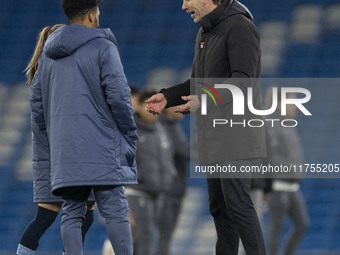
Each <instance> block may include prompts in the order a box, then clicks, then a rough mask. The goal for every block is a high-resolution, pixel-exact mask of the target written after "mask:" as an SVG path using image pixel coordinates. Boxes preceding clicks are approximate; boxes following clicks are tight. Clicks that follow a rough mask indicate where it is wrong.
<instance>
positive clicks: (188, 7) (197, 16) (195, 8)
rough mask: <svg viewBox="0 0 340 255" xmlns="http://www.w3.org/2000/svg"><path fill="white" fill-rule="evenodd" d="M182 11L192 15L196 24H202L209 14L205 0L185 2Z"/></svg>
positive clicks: (185, 0) (184, 0) (186, 0)
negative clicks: (202, 20)
mask: <svg viewBox="0 0 340 255" xmlns="http://www.w3.org/2000/svg"><path fill="white" fill-rule="evenodd" d="M182 10H183V11H186V12H187V13H191V18H193V19H194V22H195V23H197V22H200V21H201V19H202V18H203V17H204V16H205V15H207V14H208V13H209V11H208V10H207V7H206V5H205V4H204V0H183V5H182Z"/></svg>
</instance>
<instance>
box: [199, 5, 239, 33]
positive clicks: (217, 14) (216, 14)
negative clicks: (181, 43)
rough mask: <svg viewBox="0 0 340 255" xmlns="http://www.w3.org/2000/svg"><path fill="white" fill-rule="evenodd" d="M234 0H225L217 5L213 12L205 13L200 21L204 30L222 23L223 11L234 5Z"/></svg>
mask: <svg viewBox="0 0 340 255" xmlns="http://www.w3.org/2000/svg"><path fill="white" fill-rule="evenodd" d="M232 3H233V0H225V1H224V2H223V3H222V4H220V5H219V6H217V7H216V8H215V9H214V10H213V11H212V12H210V13H208V14H207V15H205V16H204V17H203V18H202V19H201V21H200V22H199V23H200V24H201V26H202V28H203V31H204V32H206V31H209V30H211V29H212V28H213V27H215V26H216V25H217V24H218V23H220V22H221V21H222V20H223V19H221V18H222V16H223V13H224V12H225V11H227V9H229V8H230V6H231V5H232Z"/></svg>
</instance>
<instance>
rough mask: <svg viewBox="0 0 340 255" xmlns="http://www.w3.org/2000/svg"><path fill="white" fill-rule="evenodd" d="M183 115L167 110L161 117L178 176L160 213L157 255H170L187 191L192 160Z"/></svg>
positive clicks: (166, 194) (172, 109)
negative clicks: (188, 169) (189, 164)
mask: <svg viewBox="0 0 340 255" xmlns="http://www.w3.org/2000/svg"><path fill="white" fill-rule="evenodd" d="M182 118H183V114H181V113H176V112H174V108H167V109H166V110H165V111H164V112H163V113H162V114H161V115H160V121H161V123H162V124H163V126H164V127H165V129H166V131H167V134H168V136H169V138H170V139H171V144H172V146H173V150H174V153H175V154H174V158H173V160H174V163H175V168H176V171H177V175H176V176H175V178H174V180H173V184H172V186H171V187H170V189H169V191H168V192H166V193H165V197H164V204H163V207H162V208H161V211H160V220H159V223H158V231H159V238H158V242H157V250H156V253H155V254H157V255H168V254H169V252H170V243H171V240H172V235H173V232H174V230H175V228H176V224H177V220H178V216H179V213H180V210H181V204H182V201H183V198H184V195H185V190H186V178H187V163H188V161H189V160H190V144H189V142H188V140H187V138H186V136H185V133H184V130H183V127H182V126H181V124H180V122H179V121H180V120H181V119H182Z"/></svg>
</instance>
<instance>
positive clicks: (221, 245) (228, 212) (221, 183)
mask: <svg viewBox="0 0 340 255" xmlns="http://www.w3.org/2000/svg"><path fill="white" fill-rule="evenodd" d="M256 162H257V161H256V160H254V161H253V160H236V161H226V162H223V163H220V165H223V164H226V165H228V164H231V165H235V166H237V167H238V168H239V167H240V166H244V165H252V164H254V163H256ZM207 187H208V193H209V208H210V213H211V215H212V216H213V218H214V223H215V228H216V232H217V243H216V255H237V253H238V247H239V239H240V238H241V240H242V243H243V245H244V249H245V251H246V254H247V255H265V254H266V251H265V246H264V241H263V235H262V230H261V226H260V223H259V219H258V216H257V213H256V211H255V209H254V206H253V202H252V201H251V198H250V196H249V194H248V191H249V189H250V178H227V175H223V176H222V177H220V178H207Z"/></svg>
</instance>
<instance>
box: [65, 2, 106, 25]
mask: <svg viewBox="0 0 340 255" xmlns="http://www.w3.org/2000/svg"><path fill="white" fill-rule="evenodd" d="M100 1H101V0H63V1H62V2H61V7H62V8H63V11H64V13H65V15H66V16H67V18H68V19H69V20H72V19H74V18H80V17H83V16H84V15H85V14H86V13H88V12H89V11H91V10H93V9H95V8H97V6H98V4H99V3H100Z"/></svg>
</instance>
